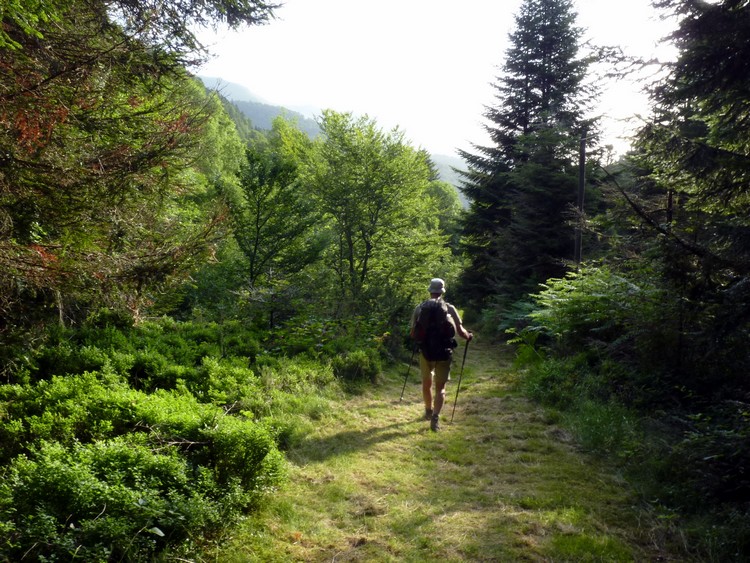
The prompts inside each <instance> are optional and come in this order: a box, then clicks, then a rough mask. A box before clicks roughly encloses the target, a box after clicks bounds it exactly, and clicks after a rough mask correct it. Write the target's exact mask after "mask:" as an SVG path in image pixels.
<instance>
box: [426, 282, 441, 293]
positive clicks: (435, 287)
mask: <svg viewBox="0 0 750 563" xmlns="http://www.w3.org/2000/svg"><path fill="white" fill-rule="evenodd" d="M427 293H445V282H444V281H443V280H441V279H440V278H432V280H430V287H428V288H427Z"/></svg>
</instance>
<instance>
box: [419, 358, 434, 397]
mask: <svg viewBox="0 0 750 563" xmlns="http://www.w3.org/2000/svg"><path fill="white" fill-rule="evenodd" d="M419 371H420V373H421V374H422V398H423V399H424V409H425V411H430V410H432V366H431V365H430V362H428V361H427V360H426V359H425V357H424V356H423V355H422V354H420V355H419Z"/></svg>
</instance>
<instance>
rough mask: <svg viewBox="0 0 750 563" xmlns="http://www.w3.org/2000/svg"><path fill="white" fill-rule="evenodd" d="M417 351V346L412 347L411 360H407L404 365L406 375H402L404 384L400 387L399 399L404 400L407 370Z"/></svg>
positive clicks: (407, 376) (407, 377)
mask: <svg viewBox="0 0 750 563" xmlns="http://www.w3.org/2000/svg"><path fill="white" fill-rule="evenodd" d="M416 353H417V348H416V347H414V350H412V353H411V360H409V363H408V364H407V366H406V375H404V386H403V387H402V388H401V397H400V398H399V401H403V400H404V390H405V389H406V380H407V379H409V370H410V369H411V364H412V362H413V361H414V355H415V354H416Z"/></svg>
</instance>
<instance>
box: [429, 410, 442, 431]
mask: <svg viewBox="0 0 750 563" xmlns="http://www.w3.org/2000/svg"><path fill="white" fill-rule="evenodd" d="M430 430H432V431H433V432H437V431H438V430H440V416H439V415H437V414H433V415H432V417H431V418H430Z"/></svg>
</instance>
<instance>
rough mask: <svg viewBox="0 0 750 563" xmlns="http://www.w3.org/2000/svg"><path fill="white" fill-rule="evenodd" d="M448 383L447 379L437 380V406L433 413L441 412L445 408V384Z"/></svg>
mask: <svg viewBox="0 0 750 563" xmlns="http://www.w3.org/2000/svg"><path fill="white" fill-rule="evenodd" d="M446 383H448V382H447V381H442V382H441V381H436V382H435V408H434V409H433V411H432V413H433V414H440V411H441V410H442V408H443V403H444V402H445V384H446Z"/></svg>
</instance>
